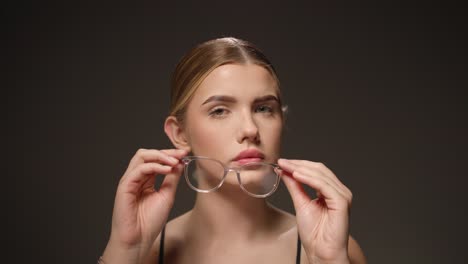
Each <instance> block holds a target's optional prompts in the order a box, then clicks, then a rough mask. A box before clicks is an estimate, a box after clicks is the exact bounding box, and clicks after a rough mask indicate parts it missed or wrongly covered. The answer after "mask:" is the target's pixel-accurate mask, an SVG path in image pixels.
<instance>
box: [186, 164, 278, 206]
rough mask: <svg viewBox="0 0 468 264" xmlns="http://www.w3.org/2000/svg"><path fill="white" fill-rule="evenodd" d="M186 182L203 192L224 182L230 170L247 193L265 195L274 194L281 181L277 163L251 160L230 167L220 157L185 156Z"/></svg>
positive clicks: (209, 190) (261, 196)
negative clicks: (216, 158)
mask: <svg viewBox="0 0 468 264" xmlns="http://www.w3.org/2000/svg"><path fill="white" fill-rule="evenodd" d="M182 162H183V163H184V165H185V167H184V175H185V180H186V181H187V184H188V185H189V186H190V188H192V189H193V190H195V191H197V192H201V193H209V192H213V191H215V190H217V189H219V187H221V185H223V183H224V180H225V179H226V176H227V175H228V173H229V172H235V173H236V175H237V181H238V182H239V186H240V187H241V189H242V190H243V191H244V192H246V193H247V194H248V195H250V196H252V197H257V198H265V197H268V196H270V195H272V194H273V193H274V192H275V191H276V189H277V188H278V185H279V182H280V176H279V175H280V171H281V169H280V168H279V166H278V165H276V164H273V163H266V162H251V163H247V164H244V165H241V166H239V167H236V168H228V167H226V166H224V164H223V163H221V162H220V161H218V160H215V159H212V158H208V157H202V156H187V157H184V158H182Z"/></svg>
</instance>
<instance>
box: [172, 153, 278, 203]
mask: <svg viewBox="0 0 468 264" xmlns="http://www.w3.org/2000/svg"><path fill="white" fill-rule="evenodd" d="M201 159H204V160H211V161H215V162H217V163H219V165H221V166H222V167H223V168H224V175H223V178H222V179H221V181H220V182H219V184H218V185H216V186H215V187H213V188H211V189H209V190H201V189H198V188H197V187H195V186H193V184H192V183H191V182H190V180H189V177H190V175H189V173H188V169H187V167H188V165H189V163H190V162H192V161H194V160H201ZM181 160H182V163H183V164H184V176H185V181H186V182H187V184H188V186H189V187H190V188H191V189H193V190H194V191H197V192H200V193H209V192H213V191H216V190H217V189H219V188H220V187H221V185H223V183H224V180H225V179H226V176H227V175H228V173H229V172H235V173H236V175H237V181H238V182H239V186H240V188H241V189H242V191H244V192H245V193H247V194H248V195H250V196H252V197H255V198H266V197H268V196H270V195H272V194H273V193H274V192H275V191H276V189H278V185H279V183H280V176H279V175H280V171H281V168H280V167H279V166H278V165H277V164H274V163H267V162H249V163H246V164H243V165H241V166H238V167H235V168H230V167H226V166H224V164H223V163H222V162H221V161H219V160H216V159H212V158H208V157H204V156H186V157H183V158H182V159H181ZM255 164H257V165H269V166H271V167H272V168H273V170H274V171H275V174H276V182H275V184H274V185H273V189H272V190H271V191H269V192H268V193H266V194H255V193H251V192H249V191H248V190H247V189H245V188H244V186H243V185H242V180H241V177H240V173H241V171H242V168H244V167H247V166H252V165H255Z"/></svg>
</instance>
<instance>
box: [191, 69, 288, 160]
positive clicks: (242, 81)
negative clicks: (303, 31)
mask: <svg viewBox="0 0 468 264" xmlns="http://www.w3.org/2000/svg"><path fill="white" fill-rule="evenodd" d="M281 111H282V110H281V105H280V102H279V94H278V86H277V83H276V81H275V79H274V78H273V77H272V76H271V74H270V73H269V72H268V71H267V70H266V69H265V68H263V67H261V66H258V65H254V64H245V65H241V64H226V65H223V66H220V67H218V68H216V69H215V70H213V71H212V72H211V73H210V74H209V75H208V76H207V77H206V78H205V79H204V80H203V82H202V83H201V84H200V86H199V87H198V89H197V91H196V92H195V93H194V95H193V97H192V99H191V101H190V103H189V104H188V106H187V112H186V123H185V126H184V131H185V134H186V137H187V140H188V143H189V145H190V147H191V151H192V152H193V154H194V155H198V156H207V157H210V158H214V159H217V160H219V161H221V162H222V163H224V164H225V165H227V166H230V167H235V166H239V165H242V164H245V163H247V162H251V161H264V162H271V163H274V162H276V160H277V159H278V158H279V152H280V141H281V132H282V125H283V121H282V118H283V117H282V113H281ZM246 150H247V151H246ZM239 155H240V156H239Z"/></svg>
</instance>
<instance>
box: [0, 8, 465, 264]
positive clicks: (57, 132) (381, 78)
mask: <svg viewBox="0 0 468 264" xmlns="http://www.w3.org/2000/svg"><path fill="white" fill-rule="evenodd" d="M172 2H174V3H172V4H168V3H164V4H162V3H151V4H128V5H119V4H117V3H112V4H99V3H92V4H86V3H82V2H78V1H76V2H67V3H66V4H54V3H52V2H49V3H46V2H44V1H35V2H31V3H24V2H22V3H20V2H18V4H17V5H16V6H15V7H11V8H5V13H6V14H7V18H9V19H8V23H7V26H9V30H8V31H7V32H6V33H7V34H6V36H7V38H6V43H7V46H8V49H6V50H4V54H5V56H4V58H5V62H6V63H7V67H6V69H5V71H4V72H5V73H6V74H7V78H8V79H11V80H12V82H9V83H12V84H10V85H6V86H4V87H3V89H2V90H3V91H4V92H3V93H6V94H7V95H6V98H7V99H6V101H7V103H6V104H4V111H5V112H6V113H7V118H6V121H7V123H6V126H5V128H4V131H6V132H7V136H6V137H5V138H4V140H5V141H6V142H7V144H6V145H7V151H6V152H5V153H4V155H5V157H6V161H7V164H6V168H7V175H6V177H4V178H6V179H7V180H6V182H4V186H3V189H4V193H5V195H4V199H3V201H4V214H3V215H4V219H6V224H5V225H4V233H5V234H7V236H6V239H5V238H4V239H5V240H4V241H6V242H7V243H8V244H9V245H10V246H12V248H11V250H8V253H10V254H11V255H12V256H15V261H13V263H29V262H36V263H95V261H96V259H97V258H98V256H99V255H100V254H101V252H102V250H103V249H104V247H105V245H106V241H107V239H108V235H109V231H110V223H111V214H112V206H113V199H114V194H115V189H116V186H117V183H118V181H119V178H120V177H121V175H122V173H123V172H124V170H125V169H126V166H127V164H128V161H129V160H130V158H131V157H132V156H133V154H134V153H135V151H136V150H137V149H138V148H140V147H143V148H167V147H169V146H170V144H169V141H168V140H167V138H166V136H165V134H164V132H163V129H162V125H163V121H164V118H165V116H166V114H167V111H168V102H169V88H168V86H169V78H170V74H171V72H172V70H173V68H174V66H175V64H176V63H177V62H178V60H179V58H180V57H181V56H182V55H183V54H184V53H185V52H186V51H187V50H188V49H189V48H191V47H192V46H193V45H195V44H197V43H199V42H201V41H205V40H207V39H211V38H214V37H222V36H235V37H239V38H243V39H247V40H250V41H252V42H253V43H255V44H257V46H259V47H260V49H262V50H263V51H264V52H265V53H266V55H267V56H268V57H269V58H270V59H271V61H272V62H273V64H274V65H275V67H276V69H277V71H278V73H279V76H280V79H281V81H282V90H283V93H284V97H285V101H286V103H287V104H288V105H289V107H290V112H289V116H288V121H287V128H286V131H285V136H284V146H283V156H284V157H288V158H301V159H309V160H313V161H321V162H324V163H325V164H326V165H328V167H330V168H331V169H332V170H333V171H334V172H335V174H336V175H337V176H338V177H339V178H340V179H341V180H342V181H343V182H344V183H345V184H346V185H347V186H348V187H349V188H350V189H351V190H352V191H353V193H354V203H353V209H352V215H351V233H352V235H353V236H354V237H355V238H356V239H357V240H358V241H359V242H360V244H361V246H362V247H363V249H364V251H365V253H366V255H367V257H368V258H369V261H370V263H464V262H466V252H465V250H464V248H465V246H466V242H465V241H466V222H467V218H466V216H465V211H466V205H465V200H466V194H465V193H464V190H465V189H466V187H465V186H466V185H465V184H466V182H467V181H466V177H467V173H466V168H465V165H466V163H467V154H466V147H467V140H466V134H467V128H466V125H467V114H466V110H467V107H466V101H467V100H466V96H465V92H464V90H465V89H466V87H467V74H466V70H467V69H466V59H467V56H466V44H467V43H466V30H465V28H464V26H463V25H464V24H466V17H465V13H466V12H465V10H463V9H461V8H457V7H453V6H449V4H445V5H441V4H437V5H435V4H433V5H432V6H429V4H428V3H424V4H423V3H421V4H416V3H408V2H405V3H404V4H397V3H393V4H388V5H385V4H380V5H378V6H376V5H375V4H373V5H366V6H361V7H358V6H357V4H356V3H354V2H353V3H349V4H347V6H334V5H333V4H329V5H328V6H318V5H316V4H307V5H305V4H298V3H289V4H285V3H281V4H275V3H272V2H269V1H263V2H254V1H250V2H245V3H243V2H238V1H232V2H226V1H218V2H217V3H211V4H201V3H198V4H185V3H175V1H172ZM321 2H323V1H321ZM4 98H5V97H4ZM5 108H6V109H5ZM4 160H5V158H4ZM193 197H194V193H193V192H192V191H191V190H190V189H188V188H187V186H186V184H185V182H184V181H181V184H180V185H179V189H178V193H177V198H176V204H175V206H174V208H173V211H172V213H171V217H174V216H177V215H179V214H181V213H183V212H185V211H186V210H188V209H189V208H190V207H191V205H192V202H193ZM271 200H272V203H274V204H275V205H277V206H279V207H281V208H283V209H285V210H288V211H290V212H293V208H292V204H291V201H290V197H289V195H288V193H287V191H286V190H285V188H284V186H281V188H280V190H279V191H278V192H277V193H275V195H274V196H273V197H272V198H271ZM233 224H234V222H233ZM292 250H293V249H292Z"/></svg>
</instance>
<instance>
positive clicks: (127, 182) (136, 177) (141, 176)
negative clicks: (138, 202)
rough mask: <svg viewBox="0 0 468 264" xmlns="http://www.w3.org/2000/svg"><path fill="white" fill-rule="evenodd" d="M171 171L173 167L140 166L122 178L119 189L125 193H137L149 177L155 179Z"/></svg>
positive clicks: (146, 164) (151, 164)
mask: <svg viewBox="0 0 468 264" xmlns="http://www.w3.org/2000/svg"><path fill="white" fill-rule="evenodd" d="M171 170H172V167H171V166H168V165H162V164H159V163H154V162H152V163H143V164H140V165H138V166H137V167H136V168H135V169H133V170H132V171H130V172H129V173H128V174H126V175H125V176H124V177H122V179H121V182H120V184H119V189H120V190H121V191H124V192H132V193H137V192H138V191H139V190H140V189H141V187H142V186H143V184H144V183H145V182H146V181H147V178H148V177H155V176H156V174H168V173H170V172H171Z"/></svg>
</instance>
